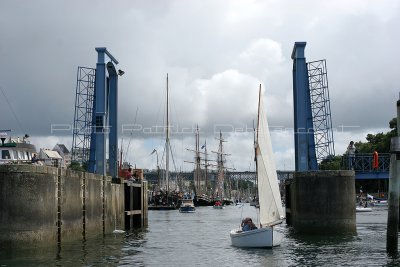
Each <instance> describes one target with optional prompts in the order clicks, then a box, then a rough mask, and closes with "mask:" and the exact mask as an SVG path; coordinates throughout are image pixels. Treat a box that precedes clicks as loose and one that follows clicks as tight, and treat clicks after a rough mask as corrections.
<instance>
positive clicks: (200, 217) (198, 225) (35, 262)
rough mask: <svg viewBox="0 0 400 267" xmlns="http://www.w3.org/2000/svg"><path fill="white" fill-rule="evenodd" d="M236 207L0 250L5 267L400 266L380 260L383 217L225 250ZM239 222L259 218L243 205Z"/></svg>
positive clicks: (155, 214)
mask: <svg viewBox="0 0 400 267" xmlns="http://www.w3.org/2000/svg"><path fill="white" fill-rule="evenodd" d="M241 214H242V211H241V209H237V208H236V207H227V208H225V209H223V210H216V209H212V208H207V207H199V208H198V209H196V213H195V214H181V213H179V212H178V211H162V212H160V211H150V212H149V224H150V225H149V227H148V228H147V229H144V230H137V231H132V232H128V233H126V234H109V235H105V236H103V235H98V236H94V237H86V239H83V240H79V241H75V242H65V241H63V242H62V243H61V244H60V245H59V246H57V244H54V245H51V244H47V246H42V247H39V246H37V245H36V244H30V245H27V246H25V247H22V246H18V247H12V246H9V245H8V244H5V245H4V244H0V265H5V266H67V267H68V266H74V267H75V266H186V265H188V266H193V265H195V266H400V261H399V259H392V258H390V257H388V256H387V254H386V222H385V218H386V216H387V211H385V210H376V211H374V212H373V213H371V214H363V215H360V216H359V215H357V235H340V236H312V235H300V234H296V233H294V232H293V231H292V230H291V229H290V228H288V227H287V226H286V225H285V224H283V225H281V226H280V227H279V228H278V230H279V231H280V232H282V234H283V235H284V236H285V238H284V239H283V242H282V244H281V246H279V247H275V248H273V249H240V248H235V247H232V246H231V243H230V238H229V231H230V230H231V229H232V228H234V227H237V226H238V224H240V221H241V218H240V216H241ZM243 216H249V217H254V218H256V217H257V214H256V211H255V209H254V208H253V209H252V208H251V207H250V206H247V207H245V208H244V211H243Z"/></svg>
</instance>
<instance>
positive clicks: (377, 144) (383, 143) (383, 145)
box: [355, 118, 397, 153]
mask: <svg viewBox="0 0 400 267" xmlns="http://www.w3.org/2000/svg"><path fill="white" fill-rule="evenodd" d="M389 127H390V129H391V131H389V132H387V133H385V134H384V133H377V134H367V137H366V139H367V142H366V143H363V142H361V141H359V142H356V143H355V146H356V148H357V151H358V152H359V153H372V152H373V151H374V149H376V151H378V153H389V152H390V140H391V139H392V137H394V136H397V118H393V119H392V120H390V122H389Z"/></svg>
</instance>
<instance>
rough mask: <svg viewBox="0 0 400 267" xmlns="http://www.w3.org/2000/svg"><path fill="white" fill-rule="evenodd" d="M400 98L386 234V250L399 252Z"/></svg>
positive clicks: (393, 145) (391, 156) (391, 169)
mask: <svg viewBox="0 0 400 267" xmlns="http://www.w3.org/2000/svg"><path fill="white" fill-rule="evenodd" d="M399 136H400V100H398V101H397V137H393V138H392V139H391V144H390V153H391V155H390V170H389V178H390V179H389V207H388V221H387V234H386V238H387V240H386V252H387V253H388V254H389V255H390V256H394V257H395V256H397V254H398V233H399V175H400V137H399Z"/></svg>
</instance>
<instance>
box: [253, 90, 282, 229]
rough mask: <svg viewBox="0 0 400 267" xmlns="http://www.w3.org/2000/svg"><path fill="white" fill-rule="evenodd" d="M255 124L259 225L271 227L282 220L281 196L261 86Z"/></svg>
mask: <svg viewBox="0 0 400 267" xmlns="http://www.w3.org/2000/svg"><path fill="white" fill-rule="evenodd" d="M258 109H259V110H258V123H257V125H258V126H257V149H256V153H257V157H256V158H257V176H258V195H259V203H260V223H261V225H263V226H267V225H269V226H271V225H275V224H277V223H280V222H281V221H282V219H283V218H284V213H283V207H282V202H281V194H280V191H279V185H278V176H277V173H276V167H275V160H274V154H273V152H272V143H271V137H270V133H269V127H268V120H267V116H266V114H265V112H264V105H263V97H262V94H261V85H260V93H259V106H258Z"/></svg>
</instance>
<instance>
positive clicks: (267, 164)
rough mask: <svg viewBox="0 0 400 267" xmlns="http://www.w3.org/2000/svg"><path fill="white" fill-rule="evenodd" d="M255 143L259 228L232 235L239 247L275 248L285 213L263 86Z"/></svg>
mask: <svg viewBox="0 0 400 267" xmlns="http://www.w3.org/2000/svg"><path fill="white" fill-rule="evenodd" d="M256 140H257V141H256V144H255V145H256V146H255V147H256V167H257V177H258V183H257V186H258V198H259V205H260V225H259V228H258V229H254V230H249V231H242V229H234V230H232V231H231V232H230V237H231V242H232V245H233V246H235V247H240V248H272V247H274V246H277V245H279V244H280V242H281V240H282V235H281V234H280V233H279V232H276V231H275V230H274V226H275V225H277V224H280V223H282V221H283V219H284V216H283V215H284V212H283V207H282V202H281V194H280V191H279V185H278V177H277V173H276V167H275V162H274V161H273V160H272V159H273V158H274V154H273V152H272V144H271V137H270V134H269V128H268V122H267V117H266V114H265V113H264V111H263V104H262V95H261V85H260V92H259V104H258V122H257V139H256Z"/></svg>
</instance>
